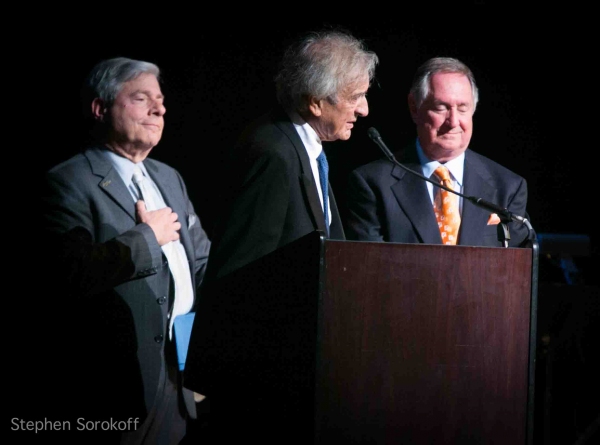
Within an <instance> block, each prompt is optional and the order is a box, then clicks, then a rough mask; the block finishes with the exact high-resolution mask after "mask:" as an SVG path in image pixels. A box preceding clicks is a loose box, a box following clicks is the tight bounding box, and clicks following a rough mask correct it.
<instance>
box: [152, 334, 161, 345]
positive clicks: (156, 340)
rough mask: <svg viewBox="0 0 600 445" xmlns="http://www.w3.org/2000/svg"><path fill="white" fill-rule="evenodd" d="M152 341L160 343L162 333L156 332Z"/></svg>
mask: <svg viewBox="0 0 600 445" xmlns="http://www.w3.org/2000/svg"><path fill="white" fill-rule="evenodd" d="M154 341H155V342H156V343H162V341H163V335H162V334H158V335H157V336H156V337H154Z"/></svg>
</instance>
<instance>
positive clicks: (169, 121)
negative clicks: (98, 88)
mask: <svg viewBox="0 0 600 445" xmlns="http://www.w3.org/2000/svg"><path fill="white" fill-rule="evenodd" d="M224 23H225V24H226V25H227V24H228V23H229V22H226V21H225V22H224ZM322 26H341V27H343V28H345V29H347V30H349V31H351V32H353V33H354V34H355V35H357V36H358V37H360V38H362V39H364V40H365V41H366V43H367V45H368V46H369V48H370V49H372V50H374V51H375V52H376V53H377V54H378V55H379V56H380V65H379V67H378V70H377V75H376V76H377V77H376V80H375V82H374V83H373V86H372V88H371V90H370V91H369V95H368V98H369V105H370V114H369V116H368V117H366V118H363V119H359V121H358V123H357V125H356V126H355V129H354V130H353V135H352V138H351V139H350V140H349V141H338V142H334V143H329V144H327V145H326V151H327V153H328V155H329V158H330V165H331V171H332V173H331V174H332V182H333V189H334V192H335V194H336V196H337V197H338V201H341V202H342V204H343V200H344V198H345V194H344V191H345V180H346V177H347V174H348V172H349V171H350V170H351V169H352V168H354V167H356V166H358V165H360V164H363V163H366V162H368V161H370V160H372V159H375V158H377V157H380V156H381V152H380V151H379V149H378V147H377V146H376V145H375V144H373V142H372V141H370V140H369V138H368V137H367V129H368V128H369V127H370V126H374V127H376V128H377V129H378V130H379V131H380V133H381V135H382V136H383V139H384V141H385V142H386V143H387V145H388V146H389V147H390V148H391V149H392V150H396V149H399V148H401V147H403V146H404V144H406V143H407V142H408V141H410V140H411V139H412V138H414V136H415V131H414V124H413V123H412V121H411V119H410V116H409V113H408V107H407V100H406V98H407V93H408V89H409V86H410V81H411V78H412V74H413V73H414V71H415V69H416V68H417V66H418V65H419V64H421V63H422V62H423V61H424V60H426V59H427V58H429V57H432V56H438V55H443V56H453V57H457V58H459V59H461V60H462V61H464V62H465V63H467V64H468V65H469V66H470V67H471V69H472V70H473V71H474V74H475V77H476V80H477V82H478V86H479V89H480V102H479V105H478V108H477V111H476V113H475V116H474V135H473V138H472V143H471V147H472V148H473V149H474V150H475V151H478V152H479V153H481V154H483V155H486V156H488V157H490V158H492V159H494V160H496V161H498V162H500V163H501V164H503V165H505V166H506V167H508V168H510V169H512V170H513V171H515V172H517V173H518V174H520V175H522V176H524V177H525V178H526V179H527V180H528V185H529V213H530V216H531V222H532V225H533V227H534V228H535V229H536V231H537V232H538V233H577V234H588V235H590V236H591V235H592V233H591V232H592V220H591V219H590V218H586V217H584V216H583V215H582V213H581V212H582V210H583V209H585V208H586V207H587V202H588V193H589V192H590V190H591V187H592V185H593V183H592V180H591V179H590V177H589V175H587V174H586V170H585V166H586V165H589V156H597V155H596V150H595V149H594V148H591V147H589V146H588V144H589V142H587V143H586V144H585V145H584V146H582V145H581V142H580V141H578V140H577V138H578V137H579V136H580V134H581V132H582V130H581V128H582V127H590V126H591V127H593V125H594V124H593V122H592V121H588V120H587V119H586V118H585V116H583V115H582V113H581V110H580V107H581V104H582V103H583V102H584V101H585V99H584V98H582V94H583V93H584V92H585V89H586V87H585V82H584V78H583V77H582V74H583V72H582V71H581V70H579V69H577V68H576V67H577V64H578V63H579V62H578V60H577V59H578V57H579V56H576V55H575V52H572V50H571V48H572V45H571V46H567V47H564V45H565V41H568V42H575V43H578V42H577V40H578V38H577V37H574V36H573V34H572V33H570V32H568V31H566V30H562V29H561V28H559V27H555V26H554V25H552V24H549V23H545V22H543V23H542V22H537V23H536V22H532V21H530V20H529V19H528V20H525V19H521V20H519V19H518V17H516V18H515V17H513V18H512V19H511V21H510V22H507V21H504V20H498V23H496V24H494V23H491V22H479V21H475V20H471V21H468V22H466V23H465V24H463V25H459V24H452V25H446V26H442V25H436V26H432V27H429V26H428V25H427V24H424V23H419V24H416V23H415V24H411V23H408V24H407V23H398V22H397V21H396V20H383V21H382V20H379V21H378V22H377V24H366V23H365V22H362V23H361V24H356V20H353V21H341V20H340V21H337V22H333V21H331V22H327V21H319V20H312V21H311V20H307V21H302V20H293V21H291V22H289V23H286V24H284V25H283V24H281V25H274V24H271V23H268V22H263V23H256V22H250V21H249V22H243V21H242V20H238V22H233V23H231V24H230V26H223V27H222V28H221V29H219V30H218V31H216V30H215V29H216V27H215V26H212V27H209V28H205V27H202V26H197V27H195V28H190V27H186V26H184V25H182V26H181V28H180V29H178V28H177V24H176V23H172V24H170V26H169V27H168V31H157V32H156V33H155V34H156V35H153V34H152V33H151V32H149V34H150V35H149V36H139V35H136V34H135V31H132V30H131V29H129V30H128V31H127V32H124V33H123V34H118V31H117V33H115V31H114V30H113V32H112V33H104V34H103V35H101V36H98V35H96V34H94V33H93V32H91V33H90V34H89V35H75V34H69V33H68V32H62V33H61V32H60V30H57V31H56V32H54V33H52V34H51V35H47V36H46V38H44V39H41V40H40V41H38V42H37V43H36V51H37V52H36V54H42V55H43V56H44V57H45V58H47V60H51V62H52V69H51V70H49V71H48V72H47V73H45V74H44V79H39V81H40V82H43V84H44V89H46V91H48V89H49V90H50V91H51V93H50V94H51V95H52V96H56V97H55V98H50V99H49V101H50V102H51V107H52V110H53V115H52V116H53V117H52V118H51V119H49V120H45V121H44V125H47V126H48V128H43V129H42V132H40V133H38V134H36V136H40V137H41V138H47V140H48V141H50V143H51V145H50V147H46V148H44V149H43V152H42V153H41V159H42V162H41V164H40V166H41V167H42V168H43V169H45V168H47V167H49V166H51V165H53V164H55V163H57V162H59V161H60V160H62V159H65V158H67V157H68V156H70V155H72V154H74V153H76V152H77V151H78V150H79V149H80V148H81V145H82V142H83V140H84V139H85V136H86V131H87V127H86V125H85V122H84V120H83V118H82V116H81V110H80V105H79V102H78V101H79V87H80V84H81V82H82V80H83V78H84V77H85V75H86V74H87V72H88V71H89V69H91V67H92V66H93V65H94V64H95V63H96V62H98V61H99V60H100V59H102V58H107V57H115V56H127V57H132V58H139V59H146V60H150V61H152V62H155V63H157V64H158V65H159V66H160V67H161V68H162V71H163V77H164V85H163V91H164V93H165V95H166V102H165V104H166V107H167V114H166V116H165V119H166V128H165V132H164V136H163V139H162V141H161V143H160V144H159V145H158V146H157V147H156V148H155V149H154V150H153V152H152V155H151V156H153V157H155V158H157V159H159V160H163V161H165V162H167V163H169V164H171V165H172V166H174V167H175V168H177V169H179V170H180V172H181V173H182V175H183V177H184V179H185V180H186V182H187V184H188V187H189V191H190V194H191V197H192V199H193V201H194V203H195V206H196V210H197V212H198V213H199V214H200V216H201V218H202V219H203V221H204V222H205V225H207V228H208V230H210V227H211V224H212V220H213V216H214V211H215V209H216V206H217V205H218V204H217V198H216V194H215V193H214V191H215V188H214V184H215V178H216V177H219V175H224V176H223V177H226V175H227V174H228V166H227V165H225V164H224V162H223V155H224V153H225V151H226V150H227V149H228V148H229V147H230V146H231V145H232V143H233V140H234V138H235V136H236V134H237V133H238V132H239V130H240V129H241V128H242V126H243V125H244V124H245V123H247V122H248V121H249V120H250V119H251V118H253V117H255V116H256V115H258V114H259V113H261V112H263V111H266V110H267V109H268V108H269V107H270V106H271V104H272V103H273V101H274V96H275V93H274V86H273V80H272V79H273V76H274V74H275V70H276V65H277V60H278V58H279V56H280V55H281V52H282V50H283V48H284V47H285V45H286V44H287V43H289V42H290V39H292V38H293V37H295V36H296V35H297V34H298V33H299V32H302V31H305V30H309V29H318V28H320V27H322ZM74 39H81V40H82V41H81V42H79V44H78V42H74ZM565 39H568V40H565ZM44 60H46V59H44ZM30 75H32V76H33V77H35V73H32V74H30ZM55 116H56V117H58V118H55ZM587 131H592V132H593V128H588V130H587ZM588 147H589V148H588ZM588 149H589V150H590V151H589V152H588V151H587V150H588Z"/></svg>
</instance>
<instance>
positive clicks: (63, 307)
mask: <svg viewBox="0 0 600 445" xmlns="http://www.w3.org/2000/svg"><path fill="white" fill-rule="evenodd" d="M144 165H145V166H146V169H147V171H148V173H149V174H150V176H151V177H152V179H153V180H154V181H155V182H156V184H157V185H158V187H159V188H160V191H161V193H162V195H163V197H164V199H165V201H166V203H167V205H168V206H170V207H171V208H172V209H173V211H174V212H176V213H177V215H178V220H179V222H180V223H181V230H180V236H181V238H180V239H181V242H182V244H183V246H184V248H185V251H186V253H187V256H188V260H189V266H190V270H191V275H192V279H193V280H194V281H195V283H194V289H196V288H197V287H198V286H199V285H200V283H201V281H202V278H203V275H204V271H205V266H206V262H207V258H208V252H209V248H210V241H209V239H208V237H207V235H206V233H205V231H204V229H203V228H202V225H201V224H200V220H199V218H198V216H197V215H196V213H195V211H194V208H193V206H192V203H191V202H190V200H189V198H188V194H187V190H186V187H185V184H184V182H183V180H182V178H181V176H180V175H179V173H178V172H177V171H176V170H174V169H173V168H171V167H169V166H167V165H165V164H163V163H161V162H158V161H155V160H152V159H146V160H145V161H144ZM43 218H44V221H43V223H44V228H45V229H46V232H45V235H46V236H47V240H49V242H48V244H47V245H46V247H47V254H48V255H47V257H46V259H47V260H48V263H49V270H50V271H52V274H51V275H52V276H51V277H50V280H49V284H52V283H53V284H54V286H55V287H54V289H55V292H56V295H57V296H60V298H59V299H58V300H57V301H55V304H54V305H53V306H54V310H55V311H56V315H57V318H58V319H56V320H54V323H55V324H54V326H55V327H56V326H59V327H60V326H62V327H65V328H64V329H60V330H59V332H61V333H62V334H64V335H65V338H61V343H60V349H61V350H64V351H66V354H65V355H66V356H67V358H68V360H69V361H68V364H67V366H65V368H64V369H63V371H62V374H63V376H64V375H65V374H67V375H69V376H70V377H69V380H70V381H69V382H68V383H67V384H68V385H70V387H69V388H65V391H64V392H63V395H66V394H67V393H68V392H70V393H74V395H75V398H76V400H77V403H82V406H78V407H73V406H71V407H69V410H70V413H72V414H74V415H77V416H84V415H90V416H92V415H93V416H96V417H95V418H96V419H108V418H110V417H112V418H118V417H120V416H123V417H125V418H129V417H138V418H139V419H140V423H141V422H143V420H144V418H145V417H146V415H147V414H148V413H149V412H150V410H151V409H152V407H153V405H154V402H155V400H156V399H157V398H158V397H159V396H160V394H161V391H162V387H161V384H160V382H161V380H162V379H163V378H164V375H165V372H166V369H165V363H166V362H165V354H167V355H168V352H166V351H165V349H166V348H165V343H166V341H167V336H168V331H167V329H168V319H167V315H168V306H169V296H170V295H171V294H172V285H171V282H170V280H171V278H170V273H169V268H168V264H167V262H166V260H165V258H164V256H163V253H162V250H161V247H160V246H159V245H158V242H157V240H156V237H155V235H154V233H153V232H152V229H151V228H150V227H149V226H148V225H147V224H137V223H136V217H135V203H134V200H133V198H132V196H131V194H130V192H129V191H128V189H127V187H126V186H125V184H124V182H123V181H122V180H121V178H120V176H119V174H118V173H117V171H116V170H115V169H113V167H112V165H111V164H110V163H109V162H108V161H107V160H106V159H105V158H104V157H103V156H102V154H101V152H100V149H98V148H92V149H88V150H86V151H85V152H84V153H81V154H78V155H76V156H74V157H72V158H71V159H69V160H67V161H65V162H63V163H61V164H60V165H58V166H56V167H54V168H52V169H51V170H50V171H49V172H48V174H47V176H46V183H45V188H44V191H43ZM49 275H50V274H49ZM47 306H49V305H47ZM53 332H54V331H53ZM59 365H61V366H64V364H60V363H59ZM184 392H185V399H186V402H187V403H186V406H187V408H188V411H189V413H190V415H192V416H195V406H194V403H193V399H192V397H191V395H192V394H191V392H190V391H187V390H185V391H184ZM69 403H75V402H73V401H72V400H71V401H70V402H69ZM84 405H85V407H86V408H84ZM87 409H89V411H86V410H87Z"/></svg>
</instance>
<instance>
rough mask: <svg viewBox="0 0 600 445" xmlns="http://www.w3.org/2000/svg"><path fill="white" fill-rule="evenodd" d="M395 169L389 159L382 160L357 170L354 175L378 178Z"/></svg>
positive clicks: (353, 172)
mask: <svg viewBox="0 0 600 445" xmlns="http://www.w3.org/2000/svg"><path fill="white" fill-rule="evenodd" d="M393 168H394V165H393V164H392V163H391V162H390V161H389V160H388V159H386V158H380V159H375V160H374V161H371V162H368V163H367V164H363V165H361V166H359V167H357V168H355V169H354V170H353V171H352V174H353V175H354V176H363V177H365V178H377V177H380V176H381V175H384V174H389V173H391V172H392V170H393Z"/></svg>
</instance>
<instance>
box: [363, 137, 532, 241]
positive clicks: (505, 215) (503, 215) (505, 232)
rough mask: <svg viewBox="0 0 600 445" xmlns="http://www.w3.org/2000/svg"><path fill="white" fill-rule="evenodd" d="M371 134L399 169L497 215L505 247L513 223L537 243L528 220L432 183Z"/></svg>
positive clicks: (500, 238)
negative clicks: (523, 226) (399, 159)
mask: <svg viewBox="0 0 600 445" xmlns="http://www.w3.org/2000/svg"><path fill="white" fill-rule="evenodd" d="M368 133H369V137H370V138H371V139H372V140H373V142H375V143H376V144H377V145H378V146H379V148H380V149H381V151H383V153H384V154H385V156H386V157H387V158H388V159H389V160H390V162H392V163H393V164H395V165H397V166H398V167H400V168H402V169H404V170H406V171H407V172H409V173H411V174H413V175H416V176H418V177H419V178H421V179H423V180H425V181H427V182H430V183H432V184H433V185H435V186H436V187H439V188H443V189H444V190H446V191H448V192H450V193H454V194H455V195H458V196H460V197H462V198H464V199H466V200H468V201H471V202H472V203H473V204H475V205H476V206H478V207H481V208H483V209H486V210H489V211H491V212H493V213H496V214H497V215H498V217H499V218H500V223H499V224H498V225H497V232H498V241H500V242H501V243H502V246H503V247H508V242H509V241H510V231H509V229H508V223H509V222H511V221H513V222H518V223H521V224H524V225H525V226H526V227H527V230H528V231H529V233H528V236H527V239H528V240H529V241H530V242H533V241H535V239H534V238H535V235H534V234H535V232H534V230H533V227H532V226H531V224H530V223H529V221H528V220H527V218H524V217H522V216H519V215H516V214H514V213H512V212H510V211H509V210H508V209H505V208H502V207H500V206H498V205H496V204H493V203H491V202H488V201H485V200H483V199H481V198H477V197H475V196H467V195H463V194H462V193H459V192H457V191H454V190H452V189H451V188H449V187H446V186H445V185H443V184H440V183H439V182H436V181H432V180H431V179H429V178H427V177H425V176H423V175H422V174H420V173H417V172H416V171H414V170H411V169H410V168H408V167H406V166H404V165H402V164H401V163H400V162H398V161H397V160H396V157H395V156H394V155H393V153H392V152H391V151H390V149H389V148H388V147H387V145H385V143H384V142H383V139H381V136H380V135H379V132H378V131H377V130H376V129H375V128H373V127H371V128H369V130H368Z"/></svg>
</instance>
